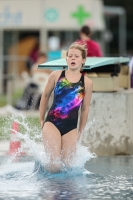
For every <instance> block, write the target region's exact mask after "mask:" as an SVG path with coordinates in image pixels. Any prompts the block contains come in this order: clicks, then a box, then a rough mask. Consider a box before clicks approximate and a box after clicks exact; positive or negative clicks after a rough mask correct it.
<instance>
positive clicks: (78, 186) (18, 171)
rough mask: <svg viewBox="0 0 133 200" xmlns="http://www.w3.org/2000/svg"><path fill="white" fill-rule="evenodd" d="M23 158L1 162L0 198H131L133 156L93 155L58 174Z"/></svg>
mask: <svg viewBox="0 0 133 200" xmlns="http://www.w3.org/2000/svg"><path fill="white" fill-rule="evenodd" d="M2 159H4V163H5V162H6V161H5V157H3V158H1V160H2ZM23 160H24V159H21V161H20V162H16V163H9V162H6V163H5V164H2V163H1V165H0V199H10V198H11V199H16V200H17V199H33V200H40V199H43V200H44V199H46V200H51V199H62V200H66V199H72V200H74V199H75V200H76V199H117V200H118V199H133V171H132V166H133V157H132V156H117V157H95V158H91V159H90V160H89V161H87V162H86V163H85V165H84V167H75V168H73V169H69V170H66V171H64V172H61V173H58V174H50V173H48V172H45V171H43V170H42V169H41V167H40V166H39V165H38V167H36V169H35V162H34V158H32V157H29V161H28V157H27V159H26V160H25V161H23Z"/></svg>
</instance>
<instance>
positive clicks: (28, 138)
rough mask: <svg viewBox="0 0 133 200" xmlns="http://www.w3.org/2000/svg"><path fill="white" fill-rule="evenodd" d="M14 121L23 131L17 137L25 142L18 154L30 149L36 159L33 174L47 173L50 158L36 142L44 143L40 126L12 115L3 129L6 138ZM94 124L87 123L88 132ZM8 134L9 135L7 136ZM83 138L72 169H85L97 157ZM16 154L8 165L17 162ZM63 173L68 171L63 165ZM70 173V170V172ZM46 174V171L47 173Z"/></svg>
mask: <svg viewBox="0 0 133 200" xmlns="http://www.w3.org/2000/svg"><path fill="white" fill-rule="evenodd" d="M13 121H16V122H17V123H18V124H19V126H20V127H21V130H22V132H21V130H20V131H19V132H17V133H16V135H17V137H19V139H20V140H22V141H23V145H22V146H21V149H19V151H18V152H17V153H16V154H19V153H20V152H21V151H23V149H25V148H28V153H29V154H30V155H32V156H33V157H34V159H35V166H34V170H33V172H34V173H35V171H36V172H40V170H41V171H43V170H44V171H45V166H46V164H47V162H48V161H49V157H48V155H47V154H46V152H45V151H41V150H40V149H39V147H38V145H37V144H36V141H39V142H42V133H41V129H40V127H39V124H38V126H36V125H35V126H34V125H33V124H31V123H30V122H29V121H28V119H27V117H26V116H24V115H22V114H19V115H12V116H10V117H8V120H6V124H5V129H3V130H4V131H3V133H4V137H6V136H7V135H9V132H11V131H12V130H11V123H12V122H13ZM93 124H94V122H90V123H89V124H88V123H87V130H88V128H89V127H90V126H92V125H93ZM7 133H8V134H7ZM81 141H82V137H81V139H80V140H79V142H78V144H77V151H76V154H75V156H74V159H73V160H72V162H71V169H76V170H78V169H81V168H83V167H84V164H85V162H86V161H88V160H89V159H90V158H92V157H94V156H95V155H94V154H92V153H90V151H89V148H88V147H85V146H83V145H82V142H81ZM16 154H15V155H13V156H12V157H10V158H9V159H8V161H7V163H11V162H12V161H13V160H15V157H16ZM62 166H63V167H62V170H61V171H62V172H63V171H64V172H65V171H66V170H67V169H66V168H65V167H64V165H62ZM68 171H69V170H68ZM45 173H46V171H45Z"/></svg>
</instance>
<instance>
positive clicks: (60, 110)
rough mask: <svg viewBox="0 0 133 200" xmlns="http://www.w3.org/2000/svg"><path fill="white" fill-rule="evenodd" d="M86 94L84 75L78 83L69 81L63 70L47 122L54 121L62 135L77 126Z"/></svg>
mask: <svg viewBox="0 0 133 200" xmlns="http://www.w3.org/2000/svg"><path fill="white" fill-rule="evenodd" d="M84 94H85V89H84V75H83V74H82V75H81V78H80V80H79V81H78V82H77V83H71V82H69V81H68V80H67V79H66V77H65V70H64V71H62V73H61V75H60V77H59V79H58V81H57V83H56V86H55V89H54V100H53V104H52V106H51V108H50V110H49V112H48V115H47V118H46V121H45V122H51V123H53V124H54V125H55V126H56V127H57V129H58V130H59V131H60V133H61V135H64V134H66V133H68V132H69V131H71V130H73V129H76V128H77V122H78V111H79V107H80V105H81V104H82V101H83V98H84Z"/></svg>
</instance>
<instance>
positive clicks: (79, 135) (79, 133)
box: [77, 131, 82, 140]
mask: <svg viewBox="0 0 133 200" xmlns="http://www.w3.org/2000/svg"><path fill="white" fill-rule="evenodd" d="M81 134H82V132H80V131H78V138H77V140H79V139H80V137H81Z"/></svg>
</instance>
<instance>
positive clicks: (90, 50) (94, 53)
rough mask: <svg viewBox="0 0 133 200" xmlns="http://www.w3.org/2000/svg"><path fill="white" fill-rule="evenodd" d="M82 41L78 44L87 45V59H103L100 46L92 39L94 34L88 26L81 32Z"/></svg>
mask: <svg viewBox="0 0 133 200" xmlns="http://www.w3.org/2000/svg"><path fill="white" fill-rule="evenodd" d="M79 35H80V40H78V41H77V42H79V43H83V44H86V47H87V57H102V51H101V48H100V45H99V44H98V43H97V42H95V41H94V40H92V39H91V36H92V32H91V29H90V28H89V27H88V26H83V27H82V28H81V29H80V32H79Z"/></svg>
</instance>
